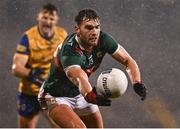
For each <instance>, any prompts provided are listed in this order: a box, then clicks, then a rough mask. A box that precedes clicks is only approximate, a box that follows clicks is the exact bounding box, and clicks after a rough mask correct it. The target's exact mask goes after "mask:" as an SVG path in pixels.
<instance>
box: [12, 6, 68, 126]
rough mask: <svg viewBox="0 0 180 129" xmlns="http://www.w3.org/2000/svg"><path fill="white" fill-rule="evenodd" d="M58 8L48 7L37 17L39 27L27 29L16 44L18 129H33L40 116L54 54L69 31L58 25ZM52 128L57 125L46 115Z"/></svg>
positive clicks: (15, 67) (13, 67)
mask: <svg viewBox="0 0 180 129" xmlns="http://www.w3.org/2000/svg"><path fill="white" fill-rule="evenodd" d="M58 19H59V14H58V9H57V8H56V7H55V6H54V5H52V4H49V3H48V4H46V5H44V6H43V8H42V9H41V10H40V12H39V13H38V16H37V22H38V23H37V25H36V26H33V27H32V28H30V29H29V30H27V31H26V32H25V33H24V35H23V36H22V38H21V40H20V41H19V43H18V45H17V50H16V53H15V54H14V58H13V64H12V73H13V75H15V76H17V77H19V78H20V83H19V88H18V91H19V94H18V101H17V104H18V113H19V114H18V127H27V128H34V127H36V125H37V122H38V119H39V116H40V110H41V108H40V105H39V103H38V101H37V95H38V93H39V89H40V86H41V84H42V82H43V81H44V79H45V78H46V77H47V74H48V71H49V68H50V62H51V59H52V55H53V52H54V51H55V49H56V48H57V46H58V44H60V43H62V42H63V41H64V39H65V38H66V36H67V32H66V31H65V29H63V28H62V27H58V26H56V25H57V23H58ZM45 116H46V117H47V119H48V120H49V122H50V124H51V127H57V126H56V124H55V123H54V122H53V121H52V120H51V119H50V118H49V117H48V115H47V114H46V115H45Z"/></svg>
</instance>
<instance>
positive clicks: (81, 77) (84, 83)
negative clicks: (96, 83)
mask: <svg viewBox="0 0 180 129" xmlns="http://www.w3.org/2000/svg"><path fill="white" fill-rule="evenodd" d="M65 72H66V75H67V77H68V78H69V79H70V80H71V81H72V82H73V83H74V84H75V85H76V86H78V88H79V90H80V93H81V94H82V95H83V96H85V95H86V94H87V93H89V92H91V91H92V86H91V84H90V83H89V80H88V76H87V74H86V73H85V72H84V70H82V69H81V67H80V66H77V65H74V66H69V67H68V68H66V69H65Z"/></svg>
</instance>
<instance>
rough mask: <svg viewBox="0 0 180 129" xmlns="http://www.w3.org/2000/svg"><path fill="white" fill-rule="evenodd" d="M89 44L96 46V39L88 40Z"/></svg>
mask: <svg viewBox="0 0 180 129" xmlns="http://www.w3.org/2000/svg"><path fill="white" fill-rule="evenodd" d="M89 44H90V45H91V46H97V45H98V41H95V40H94V41H89Z"/></svg>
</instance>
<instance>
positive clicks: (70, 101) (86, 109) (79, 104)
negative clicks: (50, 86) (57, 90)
mask: <svg viewBox="0 0 180 129" xmlns="http://www.w3.org/2000/svg"><path fill="white" fill-rule="evenodd" d="M41 90H42V89H41ZM41 93H42V91H41ZM44 97H45V100H46V101H49V100H51V99H55V103H56V104H58V105H60V104H66V105H68V106H69V107H71V108H72V109H73V110H74V112H76V113H77V114H78V115H79V116H85V115H90V114H93V113H95V112H97V111H98V110H99V108H98V106H97V105H95V104H91V103H88V102H87V101H86V100H85V99H84V97H83V96H82V95H81V94H80V95H78V96H75V97H74V98H69V97H53V96H51V95H49V94H47V95H45V96H44ZM48 107H51V106H50V105H49V104H48Z"/></svg>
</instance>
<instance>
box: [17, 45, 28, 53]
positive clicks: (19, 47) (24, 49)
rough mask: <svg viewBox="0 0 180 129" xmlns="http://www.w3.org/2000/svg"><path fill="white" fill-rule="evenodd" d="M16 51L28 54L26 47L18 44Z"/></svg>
mask: <svg viewBox="0 0 180 129" xmlns="http://www.w3.org/2000/svg"><path fill="white" fill-rule="evenodd" d="M16 49H17V51H18V52H26V47H25V46H23V45H21V44H18V45H17V48H16Z"/></svg>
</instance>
